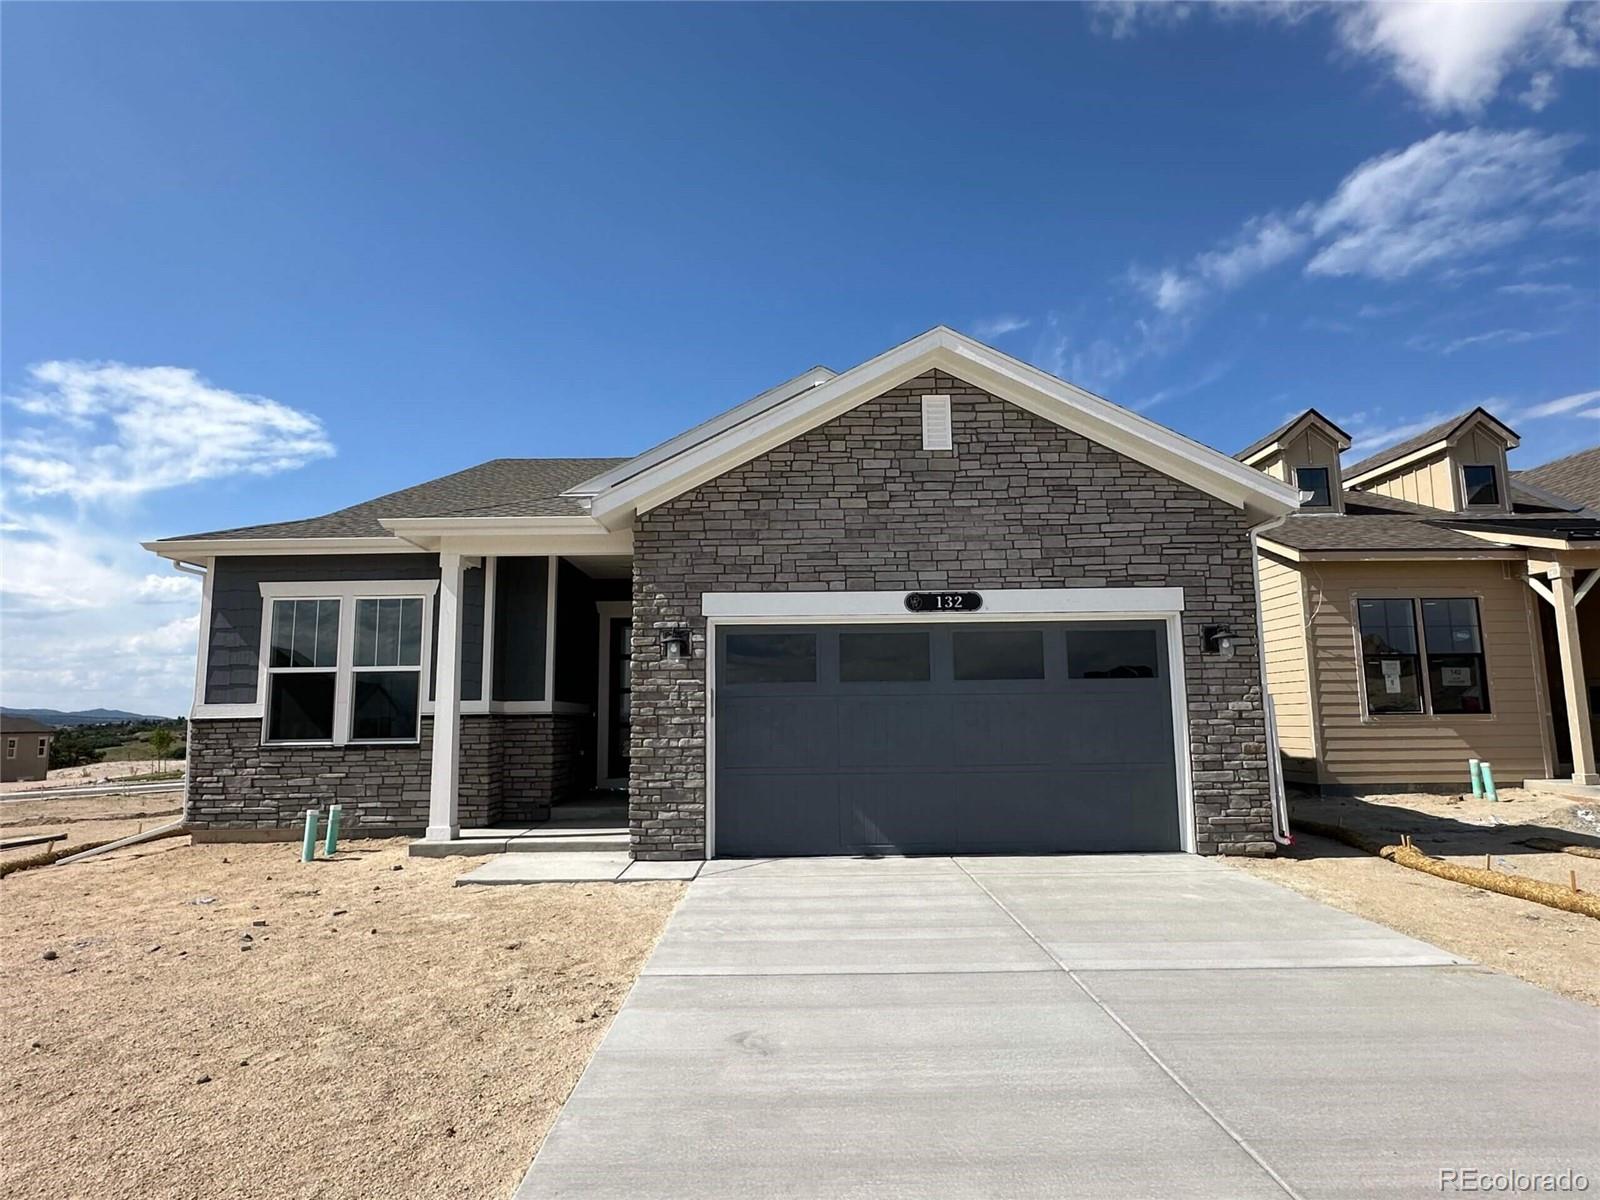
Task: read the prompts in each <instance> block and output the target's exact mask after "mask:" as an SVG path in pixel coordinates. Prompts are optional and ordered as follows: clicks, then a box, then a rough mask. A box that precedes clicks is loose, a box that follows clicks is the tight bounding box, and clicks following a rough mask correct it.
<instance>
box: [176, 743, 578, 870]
mask: <svg viewBox="0 0 1600 1200" xmlns="http://www.w3.org/2000/svg"><path fill="white" fill-rule="evenodd" d="M592 728H593V722H592V720H591V719H590V718H589V717H584V716H565V715H556V716H550V715H482V716H463V717H462V718H461V785H460V802H459V803H460V822H461V825H462V827H463V828H470V827H472V826H482V825H499V824H514V823H518V822H524V823H527V822H532V821H536V820H539V819H541V818H543V817H544V816H546V815H548V812H549V805H550V803H551V801H553V800H556V799H559V798H561V797H563V796H568V795H572V794H574V793H577V792H581V791H583V790H584V789H585V786H586V781H585V780H584V779H583V777H582V776H583V767H584V764H585V763H586V762H588V761H589V759H588V757H587V751H588V746H589V744H590V742H591V741H592V735H591V732H590V731H591V730H592ZM432 749H433V719H432V718H431V717H423V718H422V737H421V740H420V741H419V742H418V743H417V744H415V745H406V746H264V745H262V744H261V721H260V719H259V718H247V719H240V720H232V719H230V720H209V719H208V720H197V721H191V722H190V724H189V778H190V783H189V794H188V799H187V802H186V803H185V806H184V814H185V817H186V819H187V821H188V823H189V827H190V828H191V830H193V831H194V834H195V837H196V840H201V841H206V840H210V841H228V840H242V839H245V838H252V837H257V838H276V837H294V836H296V831H295V828H294V825H295V822H296V821H297V820H299V818H300V816H301V814H303V813H304V812H305V810H306V809H308V808H320V809H323V810H326V809H327V807H328V805H330V804H338V805H342V806H343V811H342V817H343V822H344V828H345V829H346V831H348V832H349V833H351V834H359V835H361V836H365V837H385V836H389V835H392V834H420V833H421V832H422V831H423V829H424V828H425V827H426V826H427V824H428V782H429V778H428V777H429V772H430V769H431V764H432Z"/></svg>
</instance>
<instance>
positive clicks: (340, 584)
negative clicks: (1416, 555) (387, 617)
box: [259, 579, 439, 600]
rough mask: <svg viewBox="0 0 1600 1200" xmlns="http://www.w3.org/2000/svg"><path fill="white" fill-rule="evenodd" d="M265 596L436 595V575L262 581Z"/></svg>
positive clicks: (361, 597) (368, 597) (371, 597)
mask: <svg viewBox="0 0 1600 1200" xmlns="http://www.w3.org/2000/svg"><path fill="white" fill-rule="evenodd" d="M259 586H260V588H261V596H262V598H263V599H265V600H381V599H383V598H384V597H392V596H429V597H431V596H436V595H438V592H439V581H438V580H437V579H366V580H361V579H342V580H319V581H317V582H314V583H284V582H281V581H278V580H270V581H263V582H262V583H261V584H260V585H259Z"/></svg>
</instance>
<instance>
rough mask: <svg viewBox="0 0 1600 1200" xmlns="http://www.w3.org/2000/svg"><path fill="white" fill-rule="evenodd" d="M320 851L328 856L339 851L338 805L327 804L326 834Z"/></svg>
mask: <svg viewBox="0 0 1600 1200" xmlns="http://www.w3.org/2000/svg"><path fill="white" fill-rule="evenodd" d="M322 852H323V853H324V854H326V855H328V856H329V857H330V858H331V857H332V856H333V855H335V854H337V853H338V852H339V805H337V804H330V805H329V806H328V836H327V837H326V838H325V839H323V842H322Z"/></svg>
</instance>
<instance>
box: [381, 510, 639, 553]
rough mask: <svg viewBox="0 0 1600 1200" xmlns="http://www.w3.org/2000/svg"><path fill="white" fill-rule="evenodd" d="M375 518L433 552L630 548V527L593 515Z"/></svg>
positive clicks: (610, 550) (623, 550)
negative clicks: (609, 523)
mask: <svg viewBox="0 0 1600 1200" xmlns="http://www.w3.org/2000/svg"><path fill="white" fill-rule="evenodd" d="M379 524H381V525H382V526H383V527H384V528H385V529H391V530H393V531H394V532H395V533H396V534H397V535H398V536H400V537H402V538H404V539H405V540H406V541H407V542H408V543H410V544H412V545H414V546H415V547H417V548H418V549H421V550H427V551H432V552H437V551H439V550H440V549H447V550H450V551H452V552H455V553H459V554H531V555H550V554H558V555H567V556H573V557H576V556H582V555H585V554H607V555H615V554H626V555H631V554H632V553H633V531H632V530H631V529H615V530H613V529H607V528H606V527H605V526H604V525H602V524H600V522H599V521H596V520H595V519H594V518H593V517H581V516H571V517H404V518H401V517H391V518H385V519H383V520H380V521H379Z"/></svg>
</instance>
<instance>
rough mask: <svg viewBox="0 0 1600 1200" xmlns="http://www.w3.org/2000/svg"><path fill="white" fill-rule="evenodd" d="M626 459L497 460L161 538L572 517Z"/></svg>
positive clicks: (367, 531) (357, 531)
mask: <svg viewBox="0 0 1600 1200" xmlns="http://www.w3.org/2000/svg"><path fill="white" fill-rule="evenodd" d="M626 461H627V460H626V459H622V458H497V459H494V460H492V461H490V462H486V463H480V464H479V465H478V466H476V467H468V468H467V469H466V470H465V471H457V472H456V473H455V474H454V475H446V476H444V477H443V478H441V479H432V480H429V481H428V482H427V483H419V484H418V485H417V486H415V487H409V488H405V489H403V490H401V491H398V492H390V493H389V494H388V495H387V496H379V497H378V498H377V499H375V500H366V501H363V502H362V503H360V504H352V505H351V506H350V507H349V508H341V509H339V510H337V511H336V512H331V513H327V514H325V515H324V516H320V517H307V518H305V519H304V520H299V521H280V522H277V523H276V524H271V525H245V526H241V527H240V528H238V529H217V530H211V531H209V532H207V533H190V534H184V535H182V536H181V537H170V538H162V539H161V540H162V541H167V542H184V541H195V540H200V539H209V538H319V537H326V538H334V537H387V536H389V531H388V530H387V529H385V528H384V527H383V526H382V525H380V524H378V520H379V518H380V517H570V516H581V515H582V513H583V506H582V505H580V504H579V503H578V502H577V501H576V500H574V499H572V498H570V497H566V496H562V495H561V493H562V492H564V491H566V490H567V489H568V488H570V487H572V486H574V485H575V484H579V483H582V482H583V481H584V480H586V479H590V478H593V477H594V476H596V475H599V474H601V473H602V472H604V471H609V470H610V469H611V468H612V467H615V466H617V465H618V464H620V463H623V462H626Z"/></svg>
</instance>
